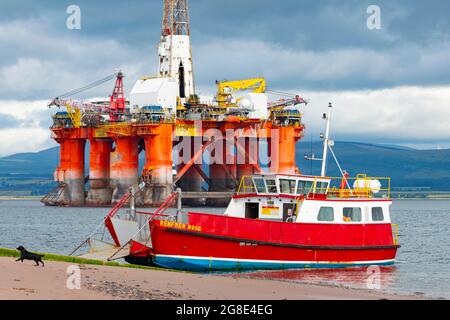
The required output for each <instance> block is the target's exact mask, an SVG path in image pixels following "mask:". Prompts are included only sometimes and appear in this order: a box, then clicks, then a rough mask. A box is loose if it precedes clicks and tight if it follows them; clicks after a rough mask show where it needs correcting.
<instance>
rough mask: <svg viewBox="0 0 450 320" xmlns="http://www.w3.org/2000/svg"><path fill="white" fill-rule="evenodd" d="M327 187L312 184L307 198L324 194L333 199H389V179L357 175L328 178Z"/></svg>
mask: <svg viewBox="0 0 450 320" xmlns="http://www.w3.org/2000/svg"><path fill="white" fill-rule="evenodd" d="M329 178H330V179H331V180H330V184H329V185H328V186H326V187H325V186H323V184H322V185H318V183H314V184H313V185H312V186H311V189H310V193H309V196H311V195H314V194H326V195H327V197H328V198H329V197H335V198H343V199H346V198H369V199H370V198H385V199H390V198H391V178H389V177H370V176H367V175H366V174H358V175H356V177H329Z"/></svg>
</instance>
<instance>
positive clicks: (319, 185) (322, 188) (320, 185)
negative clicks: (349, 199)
mask: <svg viewBox="0 0 450 320" xmlns="http://www.w3.org/2000/svg"><path fill="white" fill-rule="evenodd" d="M327 189H328V182H322V181H317V182H316V189H315V191H314V192H315V193H319V194H325V193H327Z"/></svg>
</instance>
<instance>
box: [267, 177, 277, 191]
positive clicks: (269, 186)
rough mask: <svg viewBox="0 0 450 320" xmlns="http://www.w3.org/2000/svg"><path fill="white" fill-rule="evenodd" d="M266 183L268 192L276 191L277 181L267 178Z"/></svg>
mask: <svg viewBox="0 0 450 320" xmlns="http://www.w3.org/2000/svg"><path fill="white" fill-rule="evenodd" d="M266 185H267V191H268V192H269V193H278V190H277V183H276V181H275V180H274V179H267V180H266Z"/></svg>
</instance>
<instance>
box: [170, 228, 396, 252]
mask: <svg viewBox="0 0 450 320" xmlns="http://www.w3.org/2000/svg"><path fill="white" fill-rule="evenodd" d="M165 231H168V232H174V233H181V234H185V235H190V236H194V237H203V238H209V239H217V240H224V241H232V242H246V243H251V244H259V245H268V246H274V247H284V248H297V249H305V250H383V249H398V248H400V245H390V246H312V245H299V244H288V243H276V242H267V241H258V240H249V239H240V238H234V237H228V236H221V235H215V234H207V233H198V232H192V231H188V230H181V229H172V228H167V229H165Z"/></svg>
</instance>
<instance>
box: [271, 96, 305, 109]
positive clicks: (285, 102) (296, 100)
mask: <svg viewBox="0 0 450 320" xmlns="http://www.w3.org/2000/svg"><path fill="white" fill-rule="evenodd" d="M298 104H305V105H307V104H308V102H307V101H306V100H305V99H303V98H302V97H300V96H299V95H296V96H295V97H292V98H289V99H279V100H276V101H273V102H269V103H268V104H267V108H268V109H269V111H271V112H273V111H280V110H283V109H286V108H287V107H290V106H296V105H298Z"/></svg>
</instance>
